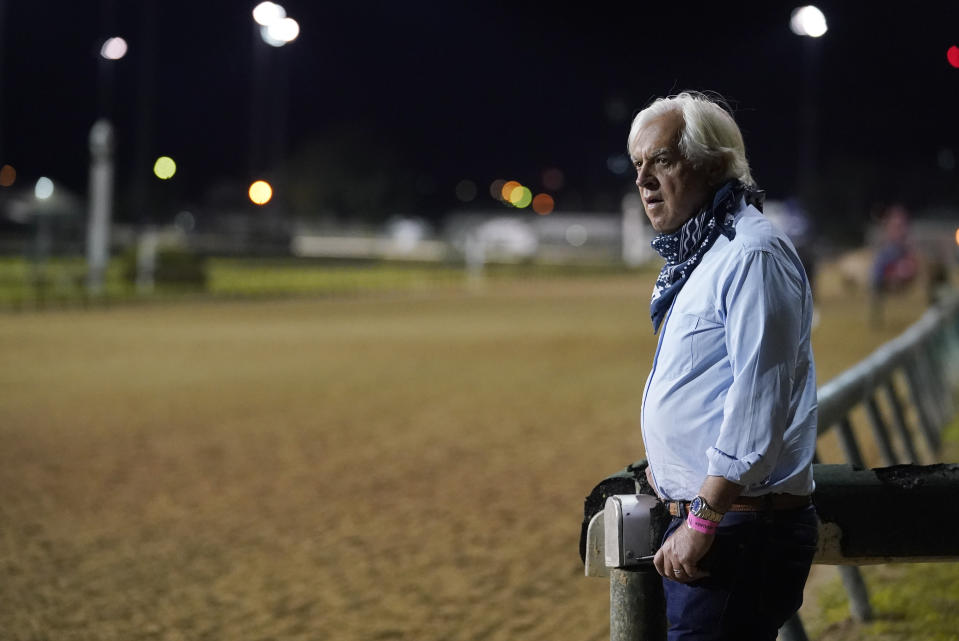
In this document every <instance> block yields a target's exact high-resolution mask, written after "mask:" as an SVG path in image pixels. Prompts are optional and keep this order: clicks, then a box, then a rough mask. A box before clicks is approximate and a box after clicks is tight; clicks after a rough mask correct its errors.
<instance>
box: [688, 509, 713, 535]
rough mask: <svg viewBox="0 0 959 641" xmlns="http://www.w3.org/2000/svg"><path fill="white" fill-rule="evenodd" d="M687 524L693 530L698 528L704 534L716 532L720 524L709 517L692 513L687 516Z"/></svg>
mask: <svg viewBox="0 0 959 641" xmlns="http://www.w3.org/2000/svg"><path fill="white" fill-rule="evenodd" d="M686 526H687V527H688V528H689V529H691V530H696V531H697V532H702V533H703V534H715V533H716V529H717V528H718V527H719V524H718V523H715V522H713V521H710V520H709V519H701V518H699V517H698V516H695V515H693V514H690V515H688V516H687V517H686Z"/></svg>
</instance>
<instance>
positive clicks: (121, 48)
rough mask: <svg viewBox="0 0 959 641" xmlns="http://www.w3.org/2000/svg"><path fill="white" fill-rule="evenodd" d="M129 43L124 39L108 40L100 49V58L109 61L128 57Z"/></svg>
mask: <svg viewBox="0 0 959 641" xmlns="http://www.w3.org/2000/svg"><path fill="white" fill-rule="evenodd" d="M127 48H128V47H127V41H126V40H124V39H123V38H108V39H107V40H106V41H105V42H104V43H103V46H102V47H100V56H102V57H103V58H105V59H107V60H119V59H120V58H122V57H123V56H125V55H127Z"/></svg>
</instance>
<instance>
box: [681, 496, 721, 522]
mask: <svg viewBox="0 0 959 641" xmlns="http://www.w3.org/2000/svg"><path fill="white" fill-rule="evenodd" d="M689 513H690V514H692V515H693V516H698V517H699V518H701V519H706V520H707V521H712V522H713V523H719V522H720V521H722V520H723V514H725V512H717V511H716V510H714V509H713V508H711V507H709V503H707V502H706V499H704V498H703V497H701V496H697V497H696V498H694V499H693V500H692V501H690V502H689Z"/></svg>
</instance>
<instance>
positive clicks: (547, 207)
mask: <svg viewBox="0 0 959 641" xmlns="http://www.w3.org/2000/svg"><path fill="white" fill-rule="evenodd" d="M554 206H555V204H554V203H553V197H552V196H550V195H549V194H536V197H535V198H533V211H535V212H536V213H537V214H539V215H540V216H546V215H547V214H549V213H550V212H552V211H553V207H554Z"/></svg>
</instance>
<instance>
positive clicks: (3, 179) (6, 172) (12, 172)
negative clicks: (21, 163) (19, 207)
mask: <svg viewBox="0 0 959 641" xmlns="http://www.w3.org/2000/svg"><path fill="white" fill-rule="evenodd" d="M16 179H17V170H16V169H14V168H13V167H11V166H10V165H4V166H3V167H0V187H9V186H10V185H12V184H13V183H14V181H16Z"/></svg>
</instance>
